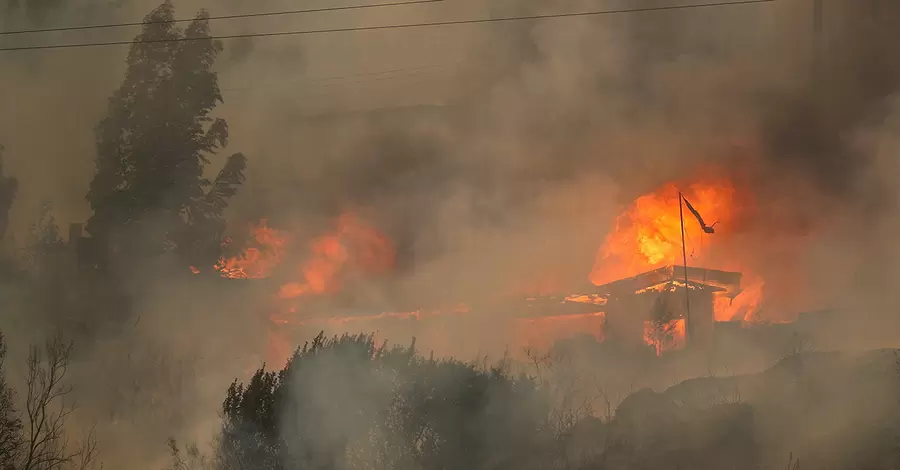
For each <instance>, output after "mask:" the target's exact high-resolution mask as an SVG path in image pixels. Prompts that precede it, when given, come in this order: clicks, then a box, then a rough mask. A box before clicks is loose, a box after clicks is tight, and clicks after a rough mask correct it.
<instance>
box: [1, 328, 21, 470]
mask: <svg viewBox="0 0 900 470" xmlns="http://www.w3.org/2000/svg"><path fill="white" fill-rule="evenodd" d="M5 359H6V344H4V343H3V333H0V469H3V470H6V469H8V468H12V466H13V464H14V463H15V462H16V461H17V460H18V457H19V451H20V450H21V448H22V422H21V420H20V419H19V417H18V413H16V410H15V406H14V401H15V400H14V394H13V391H12V388H11V387H10V386H9V385H8V384H7V383H6V375H5V373H4V372H5V371H4V367H3V366H4V361H5Z"/></svg>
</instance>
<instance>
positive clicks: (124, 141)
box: [87, 1, 246, 266]
mask: <svg viewBox="0 0 900 470" xmlns="http://www.w3.org/2000/svg"><path fill="white" fill-rule="evenodd" d="M207 16H208V15H207V14H206V12H200V13H199V14H198V15H197V17H196V19H195V20H194V21H193V22H191V23H190V24H189V25H188V26H187V27H186V28H185V29H184V30H181V29H179V28H177V27H176V26H175V25H176V24H177V23H176V22H175V21H174V19H175V13H174V8H173V6H172V4H171V3H170V2H168V1H166V2H165V3H163V4H162V5H161V6H159V7H158V8H156V9H155V10H153V11H152V12H151V13H150V14H149V15H147V17H146V19H145V22H144V25H143V30H142V32H141V34H139V35H138V36H137V37H136V38H135V42H134V44H133V45H132V47H131V51H130V53H129V55H128V60H127V65H128V68H127V71H126V73H125V80H124V82H123V83H122V85H121V87H120V88H119V89H118V90H117V91H116V92H115V94H114V95H113V96H112V98H111V99H110V101H109V115H108V116H107V118H106V119H104V120H103V121H102V122H101V123H100V124H99V126H98V127H97V159H96V174H95V175H94V179H93V181H92V182H91V185H90V191H89V192H88V196H87V198H88V201H89V202H90V204H91V208H92V209H93V210H94V214H93V216H92V217H91V218H90V220H89V221H88V225H87V230H88V232H89V233H90V234H91V235H93V236H94V237H95V238H96V239H98V240H99V241H100V243H101V244H102V245H105V246H107V247H108V249H110V250H111V251H112V253H113V254H123V253H128V254H130V255H137V256H141V255H144V256H146V255H155V254H159V253H164V252H167V251H175V252H176V253H177V254H178V255H179V256H180V258H181V259H182V260H184V261H185V262H186V263H187V264H190V265H193V266H212V265H214V264H215V263H216V260H217V259H218V258H219V256H220V254H221V253H220V252H221V245H222V236H223V232H224V229H225V221H224V220H223V212H224V210H225V208H226V207H227V206H228V201H229V199H230V198H231V197H232V196H234V194H235V193H236V192H237V188H238V187H239V186H240V185H241V184H242V183H243V181H244V170H245V167H246V158H245V157H244V156H243V155H242V154H239V153H237V154H233V155H231V156H230V157H228V159H227V161H226V162H225V164H224V166H223V168H222V170H221V171H220V172H219V173H218V176H217V177H216V178H215V179H214V180H212V181H211V180H209V179H207V178H206V177H205V176H204V170H205V167H206V166H207V165H208V164H209V163H210V156H211V155H214V154H216V153H217V152H218V151H219V150H221V149H223V148H224V147H225V146H226V145H227V143H228V125H227V123H226V122H225V120H224V119H220V118H217V119H213V118H212V117H210V115H211V113H212V111H213V109H214V108H215V107H216V105H218V104H219V103H220V102H222V94H221V92H220V90H219V85H218V77H217V74H216V72H214V71H213V70H212V68H213V64H214V63H215V60H216V56H217V55H218V54H219V52H221V50H222V46H221V44H220V43H219V42H217V41H215V40H213V39H212V38H211V37H210V35H209V25H208V21H207Z"/></svg>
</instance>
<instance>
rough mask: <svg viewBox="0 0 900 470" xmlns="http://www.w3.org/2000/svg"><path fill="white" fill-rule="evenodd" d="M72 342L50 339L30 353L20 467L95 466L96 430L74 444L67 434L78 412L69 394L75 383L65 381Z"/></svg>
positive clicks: (63, 468)
mask: <svg viewBox="0 0 900 470" xmlns="http://www.w3.org/2000/svg"><path fill="white" fill-rule="evenodd" d="M71 354H72V343H70V342H65V341H63V340H62V338H61V336H59V335H57V336H54V337H53V338H52V339H50V340H48V341H47V343H46V344H45V345H44V347H43V348H40V347H33V348H32V349H31V352H30V353H29V355H28V363H27V364H28V371H27V376H26V386H25V404H24V406H25V412H24V415H23V417H22V421H23V432H24V442H23V446H22V451H21V455H20V464H19V465H18V466H17V467H16V468H18V469H20V470H69V469H73V470H86V469H89V468H93V467H94V464H95V462H94V461H95V460H96V457H97V440H96V437H95V435H94V431H93V429H92V430H90V431H89V432H88V433H87V434H86V435H85V436H84V437H83V438H82V439H81V441H80V442H78V443H76V444H75V445H73V443H72V442H70V440H69V437H68V435H67V433H66V421H67V420H68V418H69V417H70V416H71V415H72V412H73V411H75V404H74V402H73V401H71V399H70V397H69V395H70V394H71V392H72V386H71V385H67V384H66V383H65V381H64V379H65V377H66V373H67V372H68V369H69V361H70V359H71Z"/></svg>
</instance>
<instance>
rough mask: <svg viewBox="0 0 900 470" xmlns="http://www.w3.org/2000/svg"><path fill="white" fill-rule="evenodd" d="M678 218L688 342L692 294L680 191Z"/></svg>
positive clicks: (690, 327) (682, 199)
mask: <svg viewBox="0 0 900 470" xmlns="http://www.w3.org/2000/svg"><path fill="white" fill-rule="evenodd" d="M678 218H679V219H681V256H682V259H683V261H684V305H685V323H686V325H685V335H686V338H685V339H686V340H687V341H688V342H690V341H691V336H692V335H691V330H692V329H693V328H692V325H691V292H690V290H689V289H688V270H687V247H686V246H685V243H684V195H683V194H681V191H678Z"/></svg>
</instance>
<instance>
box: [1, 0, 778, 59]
mask: <svg viewBox="0 0 900 470" xmlns="http://www.w3.org/2000/svg"><path fill="white" fill-rule="evenodd" d="M778 1H779V0H737V1H732V2H715V3H695V4H688V5H667V6H657V7H644V8H629V9H624V8H623V9H617V10H601V11H587V12H575V13H548V14H540V15H527V16H508V17H501V18H479V19H469V20H447V21H432V22H421V23H401V24H393V25H377V26H355V27H345V28H325V29H307V30H298V31H272V32H259V33H243V34H230V35H222V36H205V37H181V38H174V39H146V40H140V41H135V40H132V41H107V42H85V43H71V44H47V45H36V46H14V47H2V48H0V52H12V51H35V50H52V49H75V48H89V47H106V46H130V45H133V44H152V43H174V42H186V41H202V40H213V41H216V40H228V39H246V38H264V37H276V36H301V35H313V34H327V33H346V32H359V31H381V30H391V29H411V28H423V27H434V26H455V25H464V24H484V23H500V22H513V21H534V20H544V19H557V18H574V17H586V16H602V15H613V14H621V13H645V12H655V11H670V10H686V9H700V8H712V7H722V6H735V5H750V4H762V3H775V2H778Z"/></svg>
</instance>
